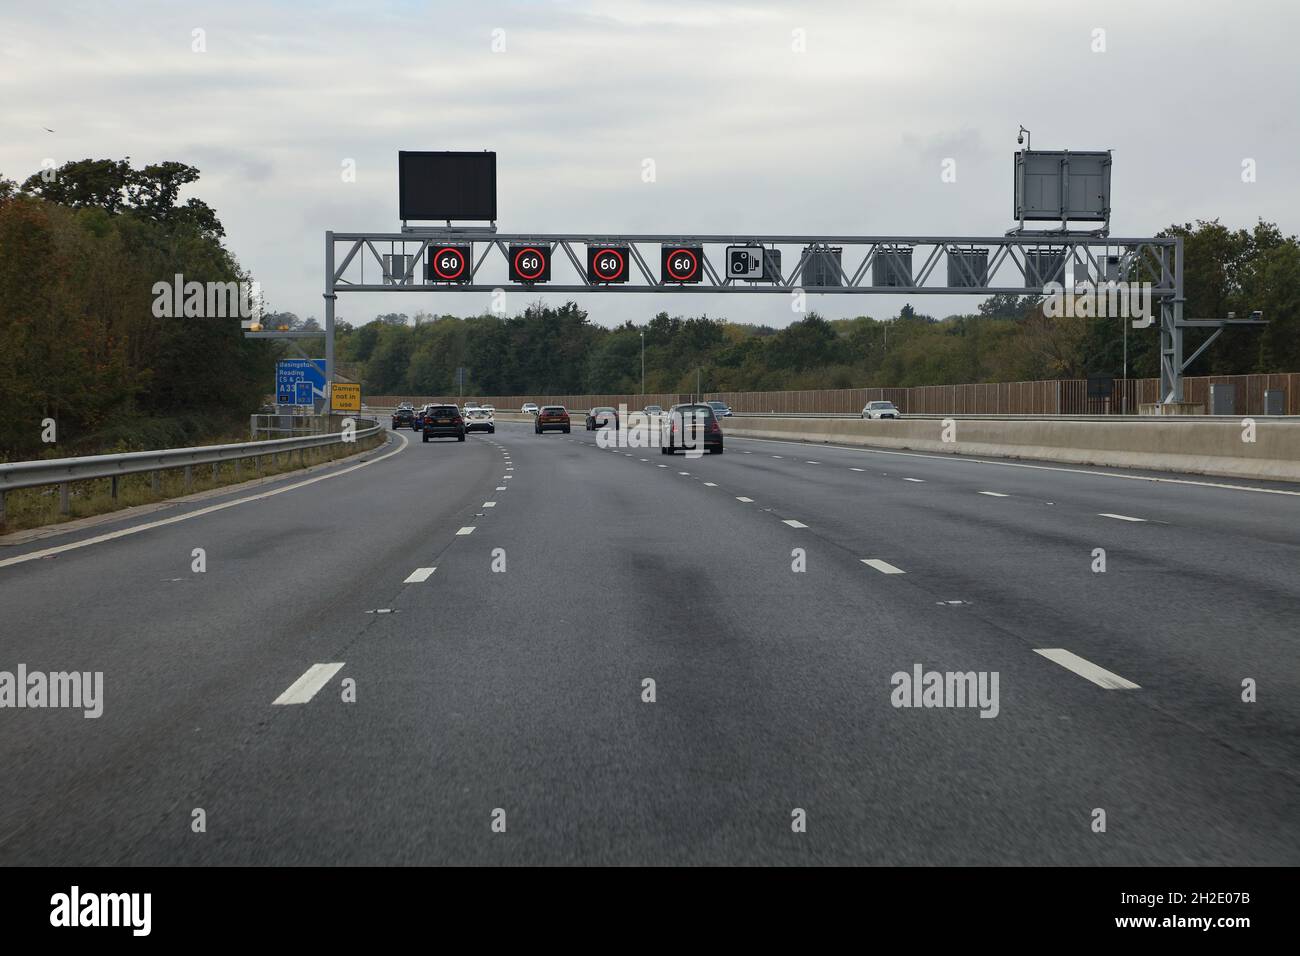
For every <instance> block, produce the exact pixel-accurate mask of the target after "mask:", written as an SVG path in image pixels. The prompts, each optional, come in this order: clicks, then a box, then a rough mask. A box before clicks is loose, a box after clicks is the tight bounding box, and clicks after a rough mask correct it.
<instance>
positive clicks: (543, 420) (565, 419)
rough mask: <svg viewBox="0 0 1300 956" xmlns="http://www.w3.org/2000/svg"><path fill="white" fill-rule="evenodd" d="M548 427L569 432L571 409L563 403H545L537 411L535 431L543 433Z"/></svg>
mask: <svg viewBox="0 0 1300 956" xmlns="http://www.w3.org/2000/svg"><path fill="white" fill-rule="evenodd" d="M547 429H554V430H555V431H560V432H564V434H566V435H567V434H569V411H568V409H566V408H565V407H564V406H563V405H543V406H542V408H541V410H540V411H539V412H538V413H537V418H536V421H535V424H534V425H533V431H535V432H536V433H537V434H539V435H540V434H541V433H542V432H544V431H546V430H547Z"/></svg>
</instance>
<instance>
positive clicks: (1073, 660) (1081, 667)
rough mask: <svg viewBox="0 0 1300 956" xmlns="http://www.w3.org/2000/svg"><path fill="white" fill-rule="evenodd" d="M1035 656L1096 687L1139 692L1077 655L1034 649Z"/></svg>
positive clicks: (1057, 650)
mask: <svg viewBox="0 0 1300 956" xmlns="http://www.w3.org/2000/svg"><path fill="white" fill-rule="evenodd" d="M1034 653H1035V654H1042V655H1043V656H1044V657H1046V658H1047V659H1048V660H1049V661H1055V662H1056V663H1058V664H1060V665H1061V666H1062V667H1064V668H1065V669H1066V670H1069V671H1074V672H1075V673H1076V674H1078V675H1079V676H1080V677H1086V678H1087V679H1088V680H1090V681H1092V682H1093V683H1094V684H1096V685H1097V686H1098V687H1104V688H1106V690H1140V689H1141V688H1140V687H1139V686H1138V685H1137V684H1135V683H1133V682H1132V681H1131V680H1125V679H1124V678H1123V677H1120V676H1119V675H1118V674H1112V673H1111V672H1110V671H1108V670H1106V668H1104V667H1098V666H1097V665H1096V664H1094V663H1093V662H1092V661H1089V660H1085V659H1084V658H1082V657H1080V656H1079V655H1078V654H1073V653H1071V652H1070V651H1067V650H1065V649H1063V648H1060V647H1045V648H1038V647H1036V648H1034Z"/></svg>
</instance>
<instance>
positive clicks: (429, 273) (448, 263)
mask: <svg viewBox="0 0 1300 956" xmlns="http://www.w3.org/2000/svg"><path fill="white" fill-rule="evenodd" d="M472 254H473V250H472V249H471V247H470V246H436V247H434V246H430V247H429V260H428V267H427V269H426V270H425V275H426V278H427V279H428V280H429V281H430V282H468V281H469V277H470V265H469V261H470V256H471V255H472Z"/></svg>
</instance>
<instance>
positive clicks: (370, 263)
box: [325, 227, 1199, 402]
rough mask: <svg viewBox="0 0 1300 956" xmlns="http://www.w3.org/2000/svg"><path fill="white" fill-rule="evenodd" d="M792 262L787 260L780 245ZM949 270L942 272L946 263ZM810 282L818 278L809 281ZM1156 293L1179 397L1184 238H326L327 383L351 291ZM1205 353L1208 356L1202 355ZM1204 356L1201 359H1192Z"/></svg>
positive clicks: (453, 232)
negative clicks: (682, 264)
mask: <svg viewBox="0 0 1300 956" xmlns="http://www.w3.org/2000/svg"><path fill="white" fill-rule="evenodd" d="M520 245H527V246H531V247H538V248H542V249H544V250H545V251H546V252H547V254H548V255H549V258H550V263H551V267H552V269H553V273H552V275H551V278H550V279H549V280H548V281H544V282H543V281H538V282H521V281H511V280H510V279H509V276H508V273H509V252H508V249H509V247H510V246H520ZM445 246H458V247H461V248H468V249H469V250H470V252H471V254H470V256H469V257H468V261H467V262H466V264H465V265H466V267H467V269H468V274H467V275H462V276H461V277H460V278H461V280H463V281H429V279H428V273H427V272H426V266H425V263H426V257H427V256H429V255H430V253H431V251H433V250H437V249H439V248H442V247H445ZM611 246H613V247H618V248H626V249H627V258H628V260H629V261H628V263H627V264H626V270H627V275H626V277H625V281H622V282H618V283H611V282H602V281H594V280H593V279H592V277H591V276H590V275H589V274H588V271H587V265H586V252H587V251H588V250H589V249H593V248H606V247H611ZM728 246H751V247H762V249H763V250H771V251H772V252H771V253H769V252H768V251H764V252H763V253H762V257H763V259H764V260H765V261H766V260H767V258H768V256H769V254H772V255H773V256H774V258H773V259H772V262H773V266H772V269H771V272H770V275H769V277H768V278H766V279H763V280H754V279H739V278H729V277H727V274H726V271H727V270H726V263H725V256H726V251H725V250H726V247H728ZM678 247H689V248H692V249H699V250H700V258H701V262H700V271H699V276H698V281H695V282H679V281H674V280H672V279H670V278H666V277H665V276H664V275H662V274H661V272H660V266H661V259H660V252H661V250H664V249H666V248H678ZM790 248H792V249H793V254H791V255H784V256H781V257H780V259H784V261H785V263H787V264H789V267H788V268H780V267H779V266H778V265H777V263H779V261H780V259H778V258H775V254H776V253H780V252H782V251H783V250H785V249H790ZM941 266H943V268H942V269H940V267H941ZM805 280H810V281H805ZM1112 281H1113V282H1123V283H1127V284H1128V285H1129V286H1130V287H1132V286H1134V285H1135V284H1141V285H1142V286H1143V287H1145V288H1146V289H1148V290H1149V292H1150V296H1151V298H1150V301H1151V303H1152V309H1153V311H1154V312H1155V313H1156V314H1155V316H1153V318H1157V319H1158V321H1159V323H1160V386H1161V387H1160V392H1161V395H1162V401H1164V402H1181V401H1182V400H1183V394H1182V375H1183V370H1184V369H1185V368H1186V366H1187V364H1188V363H1187V362H1185V361H1184V360H1183V331H1184V329H1185V328H1188V327H1191V326H1190V325H1189V324H1187V323H1184V320H1183V301H1184V300H1183V241H1182V239H1181V238H1177V237H1174V238H1132V239H1124V238H1114V237H1108V236H1100V235H1097V234H1095V233H1073V234H1071V233H1066V234H1062V233H1040V234H1033V233H1018V234H1015V235H1003V236H987V237H981V236H975V237H953V236H806V235H774V236H763V235H680V234H678V235H608V234H605V235H601V234H581V233H565V234H537V233H519V234H497V233H485V232H484V231H483V230H481V229H478V230H476V229H457V228H454V227H453V228H449V229H430V230H428V231H422V232H409V231H408V232H401V233H348V232H337V233H336V232H326V234H325V327H326V365H327V372H328V374H327V381H332V380H333V370H334V355H333V352H334V334H333V333H334V305H335V300H336V297H337V295H338V294H339V293H343V292H489V293H491V292H495V291H497V290H502V291H506V292H509V291H516V292H524V293H529V294H536V293H539V292H557V293H563V294H571V293H627V294H635V293H666V294H681V293H707V294H754V293H768V294H773V293H778V294H781V293H783V294H786V295H792V294H796V293H798V292H802V293H804V294H807V295H855V294H856V295H900V294H902V295H994V294H1016V295H1043V294H1045V292H1046V291H1047V287H1048V286H1049V284H1051V283H1057V284H1059V285H1061V286H1070V287H1071V288H1073V286H1072V285H1071V283H1074V284H1077V283H1080V282H1089V283H1093V284H1095V285H1097V286H1099V287H1100V290H1101V292H1102V293H1104V291H1105V288H1106V283H1108V282H1112ZM1198 354H1199V353H1198ZM1193 357H1195V356H1193Z"/></svg>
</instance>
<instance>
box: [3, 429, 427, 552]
mask: <svg viewBox="0 0 1300 956" xmlns="http://www.w3.org/2000/svg"><path fill="white" fill-rule="evenodd" d="M393 434H394V435H395V436H396V437H397V439H398V440H399V441H401V443H402V447H401V448H394V449H393V450H392V451H390V452H386V453H384V454H382V455H380V456H379V457H378V458H371V459H370V460H369V461H363V462H359V463H358V464H355V465H349V466H348V467H347V468H340V469H339V470H338V471H331V472H329V473H328V474H324V475H317V476H316V477H315V478H308V479H306V480H305V481H296V482H294V483H293V484H291V485H285V486H284V487H282V488H272V489H271V490H270V491H263V492H261V493H260V494H256V495H249V496H248V497H247V498H236V499H235V500H234V501H223V502H221V504H219V505H209V506H208V507H206V508H200V509H198V510H197V511H187V512H186V513H185V514H183V515H173V516H172V517H170V518H162V519H160V520H158V521H149V522H146V523H145V524H138V525H134V526H132V527H130V528H122V529H120V530H118V531H110V532H109V533H108V534H100V535H96V536H95V537H93V538H86V539H84V540H82V541H73V542H72V543H70V544H60V545H58V546H56V547H53V548H44V549H42V550H40V551H32V552H30V553H29V554H20V555H18V556H17V557H14V558H5V559H4V560H0V568H6V567H8V566H9V565H11V564H22V563H23V562H24V561H37V560H40V559H41V558H48V557H49V556H50V555H53V554H62V553H63V552H65V551H72V550H75V549H77V548H88V547H90V545H92V544H101V543H103V542H105V541H113V540H115V539H117V538H125V537H126V536H127V535H129V534H138V533H139V532H141V531H148V530H150V529H151V528H161V527H163V526H164V525H169V524H175V523H176V522H178V521H188V520H189V519H191V518H199V517H202V516H203V515H210V514H212V513H213V512H214V511H225V510H226V509H227V508H233V507H235V506H236V505H243V504H247V503H248V502H250V501H261V500H262V499H263V498H271V497H274V496H275V495H282V494H284V493H285V492H286V491H294V490H296V489H298V488H305V487H307V485H314V484H316V482H318V481H326V480H328V479H330V478H337V477H339V476H340V475H346V474H349V473H350V472H354V471H356V470H357V469H358V468H366V467H369V466H370V465H375V464H378V463H379V462H381V461H383V460H384V459H385V458H392V457H393V456H394V455H399V454H401V453H402V452H404V451H406V446H407V445H409V444H410V442H409V441H408V440H407V438H406V436H405V435H399V434H397V433H396V432H394V433H393Z"/></svg>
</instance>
